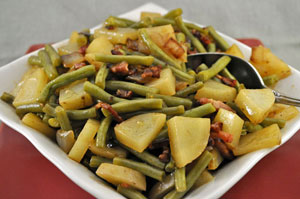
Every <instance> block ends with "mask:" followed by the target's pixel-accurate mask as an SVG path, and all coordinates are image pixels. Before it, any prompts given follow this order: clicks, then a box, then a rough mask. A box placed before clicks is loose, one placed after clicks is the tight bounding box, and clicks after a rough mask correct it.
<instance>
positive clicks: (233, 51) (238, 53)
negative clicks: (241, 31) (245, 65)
mask: <svg viewBox="0 0 300 199" xmlns="http://www.w3.org/2000/svg"><path fill="white" fill-rule="evenodd" d="M225 53H226V54H229V55H233V56H237V57H239V58H242V59H244V58H245V56H244V55H243V53H242V51H241V50H240V48H239V47H238V46H237V45H236V44H233V45H232V46H230V48H228V49H227V50H226V51H225Z"/></svg>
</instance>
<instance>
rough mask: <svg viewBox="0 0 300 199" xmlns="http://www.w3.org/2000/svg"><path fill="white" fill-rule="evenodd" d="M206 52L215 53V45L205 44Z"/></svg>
mask: <svg viewBox="0 0 300 199" xmlns="http://www.w3.org/2000/svg"><path fill="white" fill-rule="evenodd" d="M207 51H208V52H216V44H215V43H213V42H212V43H209V44H207Z"/></svg>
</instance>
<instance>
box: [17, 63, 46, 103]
mask: <svg viewBox="0 0 300 199" xmlns="http://www.w3.org/2000/svg"><path fill="white" fill-rule="evenodd" d="M47 83H48V77H47V75H46V73H45V71H44V69H43V68H36V67H33V68H32V69H30V71H29V72H28V73H26V74H25V76H24V78H23V80H22V81H21V82H20V84H19V86H18V87H19V88H18V91H17V92H16V94H15V100H14V101H13V105H14V107H17V106H20V105H24V104H32V103H35V102H37V99H38V97H39V96H40V94H41V92H42V90H43V88H44V87H45V86H46V84H47Z"/></svg>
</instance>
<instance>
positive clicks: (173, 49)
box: [164, 37, 184, 58]
mask: <svg viewBox="0 0 300 199" xmlns="http://www.w3.org/2000/svg"><path fill="white" fill-rule="evenodd" d="M164 48H165V49H166V50H168V51H169V52H170V53H171V54H172V55H174V57H175V58H179V57H181V56H182V55H183V54H184V48H183V47H182V46H181V45H180V44H179V43H178V42H177V41H176V40H175V39H173V38H172V37H171V38H170V39H169V40H168V41H167V42H166V43H165V45H164Z"/></svg>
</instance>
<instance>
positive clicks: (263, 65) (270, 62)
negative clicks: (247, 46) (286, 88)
mask: <svg viewBox="0 0 300 199" xmlns="http://www.w3.org/2000/svg"><path fill="white" fill-rule="evenodd" d="M250 62H251V63H252V64H253V66H254V67H255V68H256V69H257V70H258V72H259V74H260V75H261V76H262V77H265V76H269V75H277V76H278V77H279V79H282V78H285V77H287V76H289V75H290V74H291V69H290V68H289V66H288V65H287V64H286V63H284V62H283V61H282V60H281V59H279V58H278V57H277V56H276V55H274V54H273V53H272V52H271V51H270V49H269V48H265V47H263V46H258V47H253V48H252V54H251V58H250Z"/></svg>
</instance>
